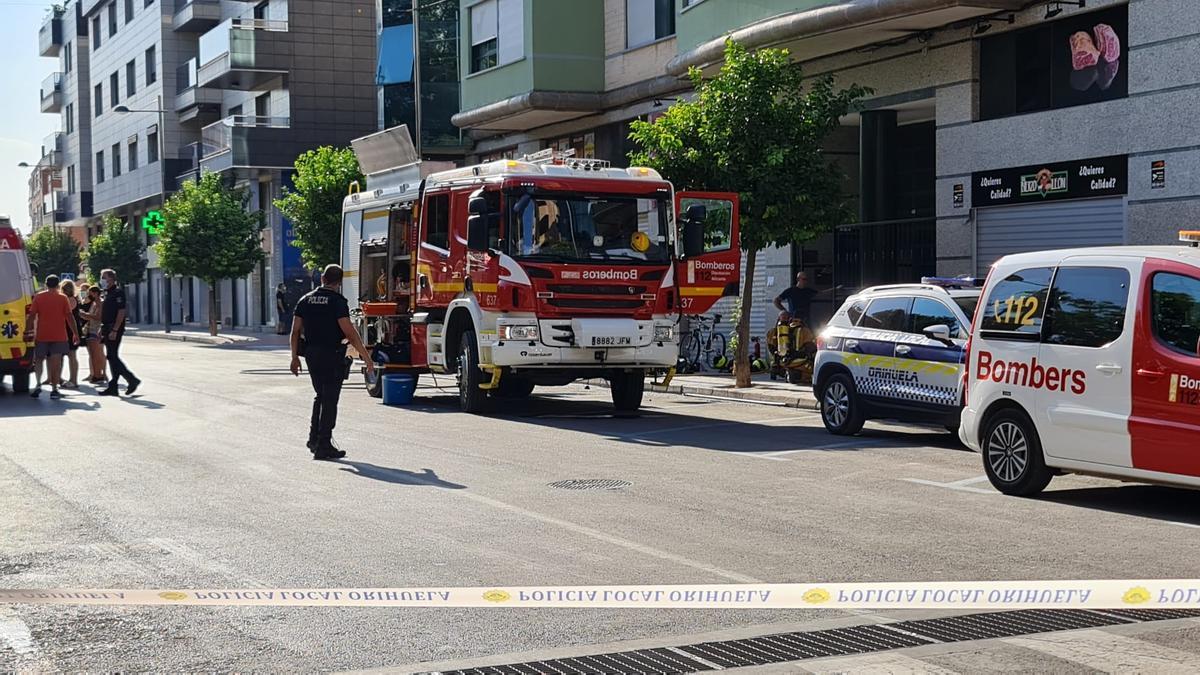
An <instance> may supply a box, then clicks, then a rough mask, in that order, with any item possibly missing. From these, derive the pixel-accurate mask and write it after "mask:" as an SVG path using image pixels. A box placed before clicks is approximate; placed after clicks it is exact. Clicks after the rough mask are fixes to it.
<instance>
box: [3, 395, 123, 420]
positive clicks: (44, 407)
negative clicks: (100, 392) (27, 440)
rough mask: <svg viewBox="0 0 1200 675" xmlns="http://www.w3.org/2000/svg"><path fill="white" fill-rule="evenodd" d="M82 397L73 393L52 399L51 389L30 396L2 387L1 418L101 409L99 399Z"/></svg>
mask: <svg viewBox="0 0 1200 675" xmlns="http://www.w3.org/2000/svg"><path fill="white" fill-rule="evenodd" d="M80 398H81V397H80V396H79V395H78V394H72V395H68V396H64V397H63V398H61V399H59V400H57V401H54V400H51V399H50V392H49V391H43V392H42V395H41V397H39V398H30V396H29V394H14V393H10V392H8V391H6V390H4V389H2V388H0V418H5V417H35V416H38V415H64V414H66V413H67V412H68V411H72V410H80V411H92V410H99V409H100V402H99V401H94V400H93V401H83V400H80Z"/></svg>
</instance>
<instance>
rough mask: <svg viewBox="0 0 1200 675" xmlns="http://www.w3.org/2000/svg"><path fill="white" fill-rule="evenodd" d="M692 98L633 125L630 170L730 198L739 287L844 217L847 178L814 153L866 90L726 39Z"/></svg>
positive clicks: (741, 380)
mask: <svg viewBox="0 0 1200 675" xmlns="http://www.w3.org/2000/svg"><path fill="white" fill-rule="evenodd" d="M689 75H690V77H691V80H692V85H693V86H694V87H695V91H696V97H695V99H694V100H692V101H683V102H679V103H676V104H675V105H672V106H671V107H670V108H668V109H667V111H666V113H665V114H664V115H663V116H662V117H659V118H658V119H656V120H655V121H654V122H653V123H649V122H642V121H637V122H634V123H633V125H632V132H631V134H630V138H631V139H632V140H633V141H634V142H635V143H636V144H637V146H638V147H639V149H638V150H636V151H635V152H634V153H632V154H631V156H630V160H631V162H632V163H634V164H638V165H642V166H651V167H654V168H656V169H658V170H659V171H661V172H662V173H663V175H664V176H666V177H667V178H668V179H670V180H671V181H673V182H674V183H675V186H676V188H679V189H692V190H714V191H722V192H737V193H739V195H740V201H741V208H740V213H739V216H740V221H741V244H742V250H743V251H744V252H745V253H746V269H745V275H744V277H745V279H747V280H749V279H753V278H754V277H753V275H754V267H755V262H756V258H757V253H758V252H759V251H761V250H762V249H764V248H766V247H767V246H770V245H776V246H784V245H789V244H794V243H798V242H803V241H807V240H809V239H812V238H813V237H816V236H818V235H820V234H822V233H824V232H827V231H829V230H830V229H831V228H832V227H833V226H835V225H837V224H840V223H842V222H846V221H847V220H849V219H850V217H851V215H852V214H851V212H850V209H849V205H848V199H847V197H846V195H845V194H844V193H843V189H842V188H843V185H844V181H845V178H844V176H843V174H842V173H841V171H839V170H838V169H837V167H836V166H835V165H833V164H832V163H831V162H830V161H829V160H828V159H827V158H826V157H825V156H824V155H823V154H822V151H821V144H822V142H823V141H824V140H825V138H826V137H827V136H828V135H829V133H830V132H832V131H833V130H835V129H836V128H837V127H838V120H839V118H840V117H841V116H843V115H845V114H846V113H847V112H849V111H851V109H852V108H853V107H854V106H855V104H856V103H857V101H859V100H860V99H861V98H862V97H863V96H864V95H866V94H867V93H868V90H867V89H865V88H863V87H859V86H857V85H851V86H849V87H847V88H845V89H840V90H839V89H838V88H837V87H836V86H835V83H834V80H833V78H832V77H831V76H822V77H816V78H809V79H805V78H804V77H803V73H802V72H801V69H800V67H799V66H798V65H796V64H793V63H791V62H790V61H789V58H788V52H787V50H783V49H760V50H757V51H754V52H748V51H747V50H746V48H745V47H743V46H742V45H739V44H738V43H736V42H734V41H732V40H729V41H727V42H726V45H725V62H724V64H723V65H722V66H721V70H720V72H719V73H718V74H717V75H716V76H715V77H714V78H712V79H709V80H705V79H704V77H703V75H702V74H701V72H700V71H699V70H698V69H695V68H693V69H692V70H691V72H690V73H689ZM752 291H753V284H752V283H750V282H749V281H747V282H746V283H744V284H743V289H742V307H743V308H744V311H743V312H742V315H741V318H740V320H739V321H738V326H737V331H738V332H737V337H738V340H737V345H738V346H737V349H736V370H737V373H738V386H749V384H750V368H749V361H748V356H747V351H748V350H747V348H746V346H747V345H748V344H749V343H750V340H749V335H748V333H749V316H750V311H749V308H750V307H752V306H753V303H752V301H753V293H752Z"/></svg>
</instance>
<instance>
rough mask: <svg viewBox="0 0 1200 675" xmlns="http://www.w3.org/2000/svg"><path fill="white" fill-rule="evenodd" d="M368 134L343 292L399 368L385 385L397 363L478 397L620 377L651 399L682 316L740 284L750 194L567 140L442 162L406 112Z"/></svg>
mask: <svg viewBox="0 0 1200 675" xmlns="http://www.w3.org/2000/svg"><path fill="white" fill-rule="evenodd" d="M353 146H354V150H355V153H356V154H357V155H358V158H359V163H360V165H361V166H362V168H363V171H364V173H365V174H366V175H367V186H366V189H365V190H362V191H355V190H354V189H353V188H352V193H351V194H350V195H349V196H348V197H347V198H346V200H345V202H344V208H343V231H342V252H341V253H342V266H343V268H344V269H345V281H344V285H343V292H344V293H345V294H346V296H347V299H348V300H349V302H350V306H351V310H352V317H353V318H354V320H355V321H356V323H357V325H358V326H359V329H360V331H361V332H362V335H363V338H364V343H365V344H367V345H368V348H369V351H370V352H371V353H370V354H368V355H365V356H366V357H367V358H372V359H374V360H375V361H376V363H377V364H381V365H382V366H383V367H382V368H379V369H377V373H378V374H379V375H378V376H377V378H376V379H374V380H372V381H368V382H367V389H368V392H370V393H371V394H372V395H374V396H378V395H380V394H381V384H380V381H379V379H378V378H379V377H382V376H383V375H384V374H387V373H393V372H408V373H412V374H413V375H416V374H418V373H421V372H433V373H447V374H453V375H454V376H455V378H456V381H457V385H458V392H459V399H460V405H461V407H462V409H463V410H464V411H468V412H478V411H481V410H483V409H484V408H485V407H486V406H487V405H488V402H489V399H490V398H504V397H524V396H528V395H529V394H530V393H531V392H532V390H533V388H534V387H536V386H558V385H565V384H568V383H570V382H573V381H575V380H578V379H583V378H603V379H605V380H607V381H608V382H609V383H610V387H611V390H612V398H613V403H614V405H615V407H616V408H617V409H618V410H636V409H637V408H638V407H639V406H640V405H641V401H642V393H643V390H644V385H645V378H646V376H647V374H649V373H652V372H662V371H669V370H670V369H672V368H673V367H674V365H675V363H676V361H677V359H678V356H679V330H678V324H679V319H680V317H681V316H682V315H684V314H700V313H703V312H705V311H708V310H709V309H710V308H711V307H712V305H713V304H714V303H715V302H716V301H717V300H719V299H720V298H721V297H724V296H727V295H735V294H736V293H737V290H738V280H739V270H740V252H739V245H738V241H739V240H738V216H737V213H738V199H737V195H735V194H725V193H682V192H681V193H675V191H674V188H673V187H672V186H671V184H670V183H669V182H667V181H665V180H663V179H662V177H661V176H659V175H658V173H657V172H655V171H654V170H653V169H648V168H630V169H619V168H614V167H611V166H609V165H608V163H607V162H602V161H598V160H583V159H576V158H573V157H571V156H569V155H566V154H559V153H555V152H553V151H545V152H542V153H538V154H536V155H531V156H527V157H524V158H522V159H519V160H516V159H508V160H500V161H495V162H488V163H484V164H479V165H475V166H467V167H461V168H444V167H438V166H432V165H430V163H421V162H419V161H417V156H416V153H415V151H414V150H413V148H412V143H411V141H410V140H409V137H408V131H407V129H406V128H404V127H397V128H395V129H391V130H387V131H383V132H380V133H378V134H373V135H371V136H367V137H364V138H361V139H358V140H356V141H354V144H353ZM439 169H440V170H439ZM677 214H680V215H679V216H678V217H677Z"/></svg>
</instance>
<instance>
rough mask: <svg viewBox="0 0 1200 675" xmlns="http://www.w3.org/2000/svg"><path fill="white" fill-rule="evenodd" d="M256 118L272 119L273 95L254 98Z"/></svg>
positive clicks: (266, 94)
mask: <svg viewBox="0 0 1200 675" xmlns="http://www.w3.org/2000/svg"><path fill="white" fill-rule="evenodd" d="M254 116H255V117H270V116H271V94H270V92H267V93H265V94H259V95H258V96H255V97H254Z"/></svg>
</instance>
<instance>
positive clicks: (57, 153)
mask: <svg viewBox="0 0 1200 675" xmlns="http://www.w3.org/2000/svg"><path fill="white" fill-rule="evenodd" d="M64 138H65V137H64V135H63V133H62V132H61V131H56V132H54V133H52V134H50V135H49V136H47V137H46V139H45V140H43V141H42V158H41V159H40V160H38V166H49V167H54V168H58V169H61V168H62V152H63V140H64Z"/></svg>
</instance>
